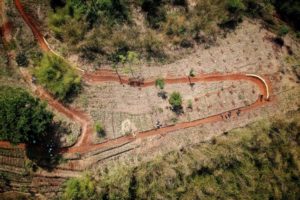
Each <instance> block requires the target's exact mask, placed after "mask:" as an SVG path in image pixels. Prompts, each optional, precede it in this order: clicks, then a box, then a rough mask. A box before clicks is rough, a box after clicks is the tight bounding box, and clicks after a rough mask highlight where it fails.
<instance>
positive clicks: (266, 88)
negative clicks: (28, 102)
mask: <svg viewBox="0 0 300 200" xmlns="http://www.w3.org/2000/svg"><path fill="white" fill-rule="evenodd" d="M15 4H16V7H17V9H18V11H19V12H20V15H21V16H22V17H23V19H24V21H25V22H26V23H27V25H28V26H29V27H30V28H31V30H32V32H33V34H34V36H35V38H36V39H37V41H38V43H39V45H40V46H41V49H43V50H44V51H52V50H51V48H49V46H48V44H47V42H46V40H45V39H44V37H43V35H42V34H41V33H40V32H39V30H38V28H37V27H36V25H35V23H33V22H32V20H31V18H30V17H29V16H28V15H27V14H26V13H25V12H24V8H23V6H22V5H21V3H20V1H19V0H15ZM4 39H5V38H4ZM23 75H24V77H25V79H26V80H28V82H29V83H30V84H31V85H32V88H34V90H35V92H36V94H37V95H38V96H39V97H40V98H41V99H43V100H46V101H47V102H48V104H49V105H50V106H51V107H52V108H53V109H55V110H56V111H57V112H60V113H62V114H64V115H65V116H67V117H68V118H70V119H71V120H74V121H76V122H78V123H80V124H81V127H82V134H81V136H80V138H79V140H78V141H77V142H76V144H75V145H74V146H72V147H69V148H62V149H61V150H60V152H61V153H85V152H89V151H93V150H96V149H99V148H104V147H112V146H115V145H119V144H123V143H126V142H129V141H133V140H136V139H143V138H146V137H150V136H154V135H165V134H168V133H171V132H174V131H177V130H180V129H185V128H190V127H195V126H199V125H202V124H206V123H213V122H218V121H222V120H224V119H223V117H222V116H223V115H224V114H227V113H228V112H231V113H233V117H235V116H236V114H235V113H236V112H237V111H238V110H239V111H240V112H241V113H242V114H243V113H245V112H249V111H251V110H253V109H256V108H258V107H261V106H263V105H265V104H267V103H268V102H269V96H270V92H271V91H270V89H271V88H270V81H269V80H268V79H267V77H263V78H262V77H259V76H256V75H249V74H240V73H237V74H219V73H214V74H199V75H197V76H195V77H190V78H189V77H186V76H185V77H166V78H165V82H166V83H167V84H180V83H182V84H188V83H190V82H193V83H198V82H216V81H227V80H231V81H239V80H243V81H248V82H251V83H253V84H255V85H256V86H257V87H258V88H259V90H260V94H261V95H262V96H261V97H258V99H257V101H256V102H254V103H253V104H251V105H249V106H245V107H241V108H236V109H233V110H230V111H226V112H222V113H219V114H216V115H212V116H209V117H206V118H203V119H198V120H194V121H190V122H183V123H177V124H175V125H171V126H165V127H162V128H160V129H152V130H149V131H143V132H139V133H136V134H135V135H129V136H123V137H119V138H116V139H110V140H107V141H105V142H102V143H99V144H93V143H92V141H91V137H92V133H93V128H92V124H93V123H92V121H91V119H90V117H89V116H87V115H86V114H85V113H83V112H82V111H79V110H78V109H75V108H70V107H67V106H65V105H63V104H62V103H60V102H59V101H57V100H55V99H54V98H53V97H52V96H51V95H50V94H49V93H48V92H46V91H45V90H44V89H43V88H42V87H40V86H35V85H33V84H32V83H31V75H30V74H29V73H25V74H23ZM83 80H84V81H86V82H88V83H90V84H97V83H101V82H120V83H122V84H129V85H132V84H131V83H132V82H131V80H130V78H128V77H125V76H121V77H120V76H118V75H117V74H116V73H114V72H113V71H109V70H100V71H97V72H95V73H84V74H83ZM153 85H155V80H144V81H142V82H141V84H140V85H139V86H140V87H149V86H153ZM0 146H1V147H4V148H9V146H11V145H9V143H8V142H4V141H2V142H0ZM19 147H21V148H24V147H25V146H24V145H19Z"/></svg>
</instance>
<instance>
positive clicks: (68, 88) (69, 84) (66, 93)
mask: <svg viewBox="0 0 300 200" xmlns="http://www.w3.org/2000/svg"><path fill="white" fill-rule="evenodd" d="M34 74H35V75H36V77H37V80H38V82H39V83H40V84H42V85H43V86H44V87H45V88H47V90H49V91H50V92H51V93H52V94H53V95H54V96H55V97H57V98H58V99H59V100H63V101H67V100H70V97H72V96H73V95H75V94H77V93H78V92H79V90H80V88H81V79H80V77H79V76H78V75H77V74H76V73H75V72H74V70H73V68H71V66H69V65H68V64H67V63H66V62H65V61H64V60H63V59H61V58H59V57H58V56H55V55H50V54H45V55H44V57H43V58H42V60H41V62H40V66H39V67H37V68H36V70H35V72H34Z"/></svg>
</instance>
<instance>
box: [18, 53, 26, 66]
mask: <svg viewBox="0 0 300 200" xmlns="http://www.w3.org/2000/svg"><path fill="white" fill-rule="evenodd" d="M16 62H17V64H18V66H21V67H27V66H28V64H29V61H28V59H27V56H26V55H25V53H23V52H22V53H18V54H17V56H16Z"/></svg>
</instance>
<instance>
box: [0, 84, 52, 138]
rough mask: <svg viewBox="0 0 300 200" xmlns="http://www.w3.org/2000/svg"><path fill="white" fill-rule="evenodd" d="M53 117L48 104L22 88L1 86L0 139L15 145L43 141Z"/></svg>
mask: <svg viewBox="0 0 300 200" xmlns="http://www.w3.org/2000/svg"><path fill="white" fill-rule="evenodd" d="M52 118H53V115H52V113H50V112H49V111H47V110H46V104H44V103H42V102H40V101H39V100H38V99H35V98H33V97H32V96H30V95H29V93H27V92H26V91H24V90H23V89H20V88H12V87H8V86H0V139H1V140H7V141H9V142H11V143H13V144H18V143H21V142H24V143H31V144H35V143H38V142H39V141H41V140H42V138H43V136H45V135H46V132H47V130H48V128H49V127H50V125H51V122H52Z"/></svg>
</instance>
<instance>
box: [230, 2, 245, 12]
mask: <svg viewBox="0 0 300 200" xmlns="http://www.w3.org/2000/svg"><path fill="white" fill-rule="evenodd" d="M227 8H228V10H229V12H231V13H236V12H239V11H242V10H245V5H244V3H243V2H242V1H241V0H228V1H227Z"/></svg>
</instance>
